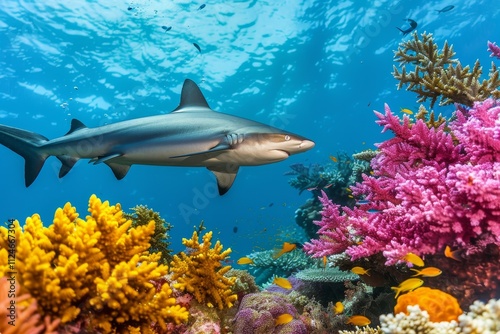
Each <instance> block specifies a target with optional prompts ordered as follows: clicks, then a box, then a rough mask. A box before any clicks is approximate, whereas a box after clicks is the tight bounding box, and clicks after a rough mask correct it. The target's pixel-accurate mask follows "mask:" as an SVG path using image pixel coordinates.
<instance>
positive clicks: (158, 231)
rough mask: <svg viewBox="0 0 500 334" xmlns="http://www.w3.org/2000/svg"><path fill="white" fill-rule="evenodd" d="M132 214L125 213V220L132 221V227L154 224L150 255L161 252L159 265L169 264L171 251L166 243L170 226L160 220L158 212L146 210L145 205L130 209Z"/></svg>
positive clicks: (163, 220)
mask: <svg viewBox="0 0 500 334" xmlns="http://www.w3.org/2000/svg"><path fill="white" fill-rule="evenodd" d="M131 210H132V211H133V213H125V214H124V217H125V218H126V219H130V220H132V227H137V226H141V225H148V224H149V222H150V221H154V222H155V233H154V234H153V235H152V236H151V240H150V242H149V243H150V244H151V246H150V247H149V252H150V253H157V252H161V258H160V263H162V264H169V263H170V261H172V259H173V256H172V255H171V254H170V253H172V250H171V249H170V248H169V247H170V242H168V238H169V235H168V232H169V231H170V230H171V229H172V227H173V226H172V225H171V224H170V223H167V222H166V221H165V219H163V218H161V216H160V214H159V213H158V212H155V211H154V210H153V209H150V208H148V207H147V206H145V205H137V206H135V207H133V208H132V209H131Z"/></svg>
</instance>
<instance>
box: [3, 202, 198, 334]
mask: <svg viewBox="0 0 500 334" xmlns="http://www.w3.org/2000/svg"><path fill="white" fill-rule="evenodd" d="M89 212H90V215H89V216H87V217H86V220H83V219H79V218H78V214H77V213H76V209H75V208H74V207H72V206H71V204H70V203H67V204H66V205H65V206H64V208H62V209H61V208H59V209H57V210H56V213H55V216H54V222H53V224H52V225H50V226H49V227H44V226H43V224H42V222H41V220H40V216H39V215H37V214H35V215H33V216H32V217H29V218H27V219H26V223H25V225H24V227H23V229H21V227H20V226H19V224H18V223H17V224H15V235H16V241H17V248H16V255H17V258H16V270H17V271H18V279H19V282H20V286H21V291H23V292H27V293H30V294H31V295H32V296H33V298H35V299H36V301H37V302H38V306H39V307H38V309H39V312H40V313H41V314H42V315H44V316H45V315H51V316H55V317H58V318H60V319H61V323H63V324H66V323H69V322H74V323H80V324H83V325H82V326H83V327H86V328H92V329H93V330H95V331H97V330H99V331H102V332H103V333H111V332H113V333H124V332H128V331H130V330H131V328H135V329H140V330H141V332H142V333H152V330H151V324H152V323H155V324H156V325H159V326H160V327H161V328H162V329H165V328H166V322H175V323H179V322H182V321H185V320H187V317H188V312H187V311H186V309H185V308H183V307H180V306H178V305H175V298H172V297H171V290H170V287H169V286H168V285H167V284H163V285H162V286H161V288H160V291H158V292H157V291H156V288H155V286H154V284H153V283H154V282H155V280H158V279H159V278H160V277H161V276H163V275H165V274H166V273H167V270H168V268H167V267H166V266H164V265H159V264H158V260H159V259H160V253H154V254H150V253H148V251H147V250H148V248H149V247H150V244H149V240H150V237H151V235H153V233H154V227H155V226H154V222H150V223H149V224H148V225H144V226H138V227H136V228H131V224H132V222H131V221H130V220H126V219H125V218H124V217H123V212H122V210H121V207H120V205H119V204H117V205H114V206H113V205H110V204H109V202H107V201H106V202H101V200H100V199H98V198H97V197H96V196H95V195H92V196H91V197H90V200H89ZM7 233H8V232H7V230H6V229H5V228H0V247H1V249H4V248H5V245H6V239H7ZM6 258H7V257H5V258H4V257H3V256H1V257H0V275H3V274H4V273H5V272H6V271H8V269H7V263H5V262H1V261H3V260H4V259H6ZM89 314H92V316H89Z"/></svg>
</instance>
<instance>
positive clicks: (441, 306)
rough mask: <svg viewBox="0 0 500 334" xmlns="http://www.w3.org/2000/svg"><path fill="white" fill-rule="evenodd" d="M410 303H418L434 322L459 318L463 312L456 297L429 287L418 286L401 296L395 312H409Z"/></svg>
mask: <svg viewBox="0 0 500 334" xmlns="http://www.w3.org/2000/svg"><path fill="white" fill-rule="evenodd" d="M408 305H418V306H419V307H420V309H421V310H422V311H427V313H429V317H430V321H432V322H441V321H451V320H457V319H458V316H459V315H460V314H462V313H463V311H462V309H461V308H460V305H459V304H458V301H457V299H456V298H455V297H453V296H452V295H449V294H447V293H446V292H443V291H441V290H438V289H431V288H427V287H423V288H418V289H416V290H414V291H412V292H409V293H407V294H405V295H402V296H401V297H399V298H398V302H397V304H396V306H395V307H394V314H398V313H401V312H402V313H405V314H408V311H407V310H406V308H407V306H408Z"/></svg>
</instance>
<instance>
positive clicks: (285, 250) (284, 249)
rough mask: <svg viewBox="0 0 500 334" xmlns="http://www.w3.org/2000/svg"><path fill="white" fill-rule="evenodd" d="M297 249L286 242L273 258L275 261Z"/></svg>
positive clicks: (294, 245)
mask: <svg viewBox="0 0 500 334" xmlns="http://www.w3.org/2000/svg"><path fill="white" fill-rule="evenodd" d="M296 247H297V245H296V244H291V243H288V242H284V243H283V247H282V248H281V250H280V251H279V253H278V254H277V255H275V256H274V258H275V259H277V258H279V257H280V256H281V255H283V254H285V253H288V252H291V251H293V250H294V249H295V248H296Z"/></svg>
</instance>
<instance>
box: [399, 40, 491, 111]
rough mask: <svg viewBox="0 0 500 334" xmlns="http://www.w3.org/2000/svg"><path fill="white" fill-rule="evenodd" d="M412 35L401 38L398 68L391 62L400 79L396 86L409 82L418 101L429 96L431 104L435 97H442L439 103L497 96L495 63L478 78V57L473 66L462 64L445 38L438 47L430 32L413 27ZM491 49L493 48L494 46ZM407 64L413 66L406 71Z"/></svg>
mask: <svg viewBox="0 0 500 334" xmlns="http://www.w3.org/2000/svg"><path fill="white" fill-rule="evenodd" d="M412 36H413V38H412V39H410V40H408V41H405V42H402V43H401V44H400V45H399V47H398V50H397V51H396V52H395V61H397V62H399V63H400V67H401V72H400V71H399V70H398V68H397V67H396V66H394V72H393V75H394V77H395V78H396V79H397V80H399V85H398V89H401V88H402V87H403V86H404V85H408V87H407V88H406V89H407V90H410V91H413V92H416V93H417V94H418V97H419V99H418V102H425V101H427V100H428V99H430V101H431V102H430V107H431V108H433V106H434V104H435V103H436V101H437V100H438V98H441V100H440V103H439V104H440V105H448V104H452V103H461V104H465V105H467V106H472V105H473V103H474V102H475V101H483V100H485V99H486V98H489V97H491V96H493V97H494V98H500V90H498V86H500V77H499V72H498V70H497V68H496V66H495V64H494V63H492V65H491V70H490V73H489V78H488V79H487V80H486V79H484V80H483V81H480V77H481V74H482V72H483V69H482V67H481V65H480V63H479V61H476V63H475V64H474V66H473V68H472V69H471V68H470V67H469V66H465V67H462V64H461V63H460V61H459V60H457V59H454V58H453V57H454V56H455V52H454V51H453V46H449V45H448V42H445V43H444V46H443V49H442V50H439V48H438V46H437V44H436V43H434V39H433V36H432V34H430V33H429V34H428V33H425V32H424V33H422V34H421V38H420V37H419V35H418V34H417V32H416V31H415V32H413V34H412ZM491 46H493V44H492V45H491ZM491 46H490V49H491ZM492 50H495V48H494V46H493V48H492ZM492 52H493V51H492ZM410 65H411V66H414V69H413V71H408V69H407V66H410Z"/></svg>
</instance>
